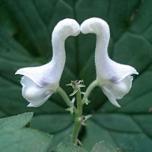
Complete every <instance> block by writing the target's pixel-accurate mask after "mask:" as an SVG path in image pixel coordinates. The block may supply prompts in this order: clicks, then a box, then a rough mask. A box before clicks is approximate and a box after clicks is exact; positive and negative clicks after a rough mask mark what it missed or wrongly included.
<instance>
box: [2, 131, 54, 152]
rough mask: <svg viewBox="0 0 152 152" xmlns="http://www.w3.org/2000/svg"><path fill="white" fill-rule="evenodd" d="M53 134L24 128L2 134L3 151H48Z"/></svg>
mask: <svg viewBox="0 0 152 152" xmlns="http://www.w3.org/2000/svg"><path fill="white" fill-rule="evenodd" d="M51 140H52V136H50V135H49V134H46V133H43V132H39V131H37V130H34V129H29V128H24V129H19V130H16V131H10V132H5V133H3V134H0V151H1V152H47V150H48V148H49V145H50V143H51Z"/></svg>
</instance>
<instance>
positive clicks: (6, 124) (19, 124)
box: [0, 112, 33, 133]
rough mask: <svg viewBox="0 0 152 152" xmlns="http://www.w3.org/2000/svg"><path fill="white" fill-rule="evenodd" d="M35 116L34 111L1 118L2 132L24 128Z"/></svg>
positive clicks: (0, 130) (0, 131)
mask: <svg viewBox="0 0 152 152" xmlns="http://www.w3.org/2000/svg"><path fill="white" fill-rule="evenodd" d="M32 117H33V113H32V112H28V113H23V114H19V115H16V116H11V117H7V118H1V119H0V128H1V129H0V133H3V132H6V131H15V130H18V129H20V128H23V127H24V126H25V125H26V124H28V123H29V122H30V121H31V119H32Z"/></svg>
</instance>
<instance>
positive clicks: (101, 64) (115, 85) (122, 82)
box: [16, 18, 138, 107]
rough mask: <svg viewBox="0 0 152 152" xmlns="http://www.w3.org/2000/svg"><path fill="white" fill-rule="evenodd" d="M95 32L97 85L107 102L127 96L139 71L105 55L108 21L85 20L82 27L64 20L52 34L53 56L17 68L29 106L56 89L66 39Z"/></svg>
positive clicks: (107, 42)
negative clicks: (30, 65)
mask: <svg viewBox="0 0 152 152" xmlns="http://www.w3.org/2000/svg"><path fill="white" fill-rule="evenodd" d="M80 31H81V32H82V33H84V34H87V33H94V34H96V48H95V66H96V80H95V81H96V85H97V86H100V87H101V88H102V90H103V92H104V94H105V95H106V96H107V98H108V99H109V101H110V102H111V103H112V104H113V105H115V106H117V107H120V105H119V104H118V102H117V99H121V98H122V97H123V96H124V95H126V94H127V93H128V92H129V91H130V89H131V87H132V80H133V77H132V76H131V75H133V74H138V72H137V71H136V69H135V68H133V67H131V66H129V65H123V64H119V63H116V62H115V61H113V60H111V59H110V58H109V56H108V44H109V39H110V30H109V26H108V24H107V23H106V22H105V21H104V20H103V19H100V18H90V19H87V20H85V21H84V22H83V23H82V24H81V26H80V25H79V24H78V23H77V22H76V21H75V20H74V19H64V20H62V21H60V22H59V23H58V24H57V25H56V26H55V28H54V30H53V33H52V48H53V57H52V59H51V61H50V62H49V63H47V64H45V65H42V66H38V67H26V68H21V69H19V70H17V72H16V74H20V75H23V76H22V79H21V84H22V95H23V97H24V98H25V99H26V100H27V101H28V102H29V104H28V107H38V106H40V105H42V104H43V103H44V102H45V101H47V99H48V98H49V97H50V96H51V95H52V94H53V93H54V92H56V90H57V88H58V87H59V82H60V78H61V75H62V72H63V69H64V65H65V59H66V55H65V46H64V43H65V40H66V38H67V37H69V36H77V35H78V34H79V33H80Z"/></svg>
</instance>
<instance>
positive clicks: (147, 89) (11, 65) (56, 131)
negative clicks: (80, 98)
mask: <svg viewBox="0 0 152 152" xmlns="http://www.w3.org/2000/svg"><path fill="white" fill-rule="evenodd" d="M151 7H152V1H151V0H0V116H1V117H7V116H11V115H14V114H19V113H23V112H27V111H33V112H34V117H33V119H32V120H31V124H30V126H31V127H32V128H35V129H39V130H41V131H44V132H47V133H50V134H52V135H54V137H53V142H52V145H53V146H51V147H55V146H56V145H57V144H58V143H59V142H61V141H63V140H64V138H65V137H67V136H69V134H70V133H71V129H72V124H73V122H72V117H71V116H70V115H69V113H67V112H66V111H65V107H66V106H65V104H64V102H63V100H62V99H61V98H60V97H59V96H58V95H56V94H54V95H53V96H52V97H51V98H50V99H49V101H48V102H46V103H45V104H44V105H43V106H41V107H39V108H27V107H26V105H27V102H26V101H25V100H24V99H23V97H22V96H21V85H20V83H19V82H20V76H15V75H14V73H15V71H16V70H17V69H18V68H21V67H26V66H36V65H42V64H44V63H46V62H48V61H49V60H51V56H52V54H51V53H52V45H51V33H52V30H53V28H54V26H55V25H56V24H57V22H58V21H60V20H61V19H64V18H74V19H76V20H77V21H78V22H79V23H80V24H81V23H82V22H83V21H84V20H85V19H87V18H90V17H100V18H103V19H105V20H106V21H107V22H108V24H109V26H110V31H111V38H110V45H109V54H110V56H111V58H112V59H114V60H115V61H117V62H120V63H124V64H129V65H131V66H134V67H135V68H136V69H137V70H138V72H139V73H140V74H139V76H137V77H135V80H134V83H133V88H132V90H131V92H130V93H129V94H128V95H127V96H125V98H123V99H122V100H120V102H119V103H120V104H121V105H122V108H120V109H118V108H116V107H114V106H112V105H111V104H110V103H109V102H108V100H107V98H106V97H105V96H104V95H103V93H102V91H101V89H100V88H96V89H95V90H94V91H93V92H92V94H91V101H92V102H91V103H90V104H89V106H88V107H86V108H85V113H86V114H90V113H91V114H93V117H92V118H91V119H90V120H89V121H88V122H87V126H86V127H84V128H83V129H82V132H81V134H80V138H81V140H82V143H83V146H84V147H85V149H88V150H90V149H91V148H92V146H93V145H94V144H95V143H96V142H99V141H102V140H103V141H105V142H106V143H109V145H112V146H113V147H115V148H118V149H119V151H120V152H143V151H144V152H151V149H152V115H151V112H152V64H151V63H152V11H151ZM95 41H96V39H95V35H93V34H88V35H82V34H80V35H79V36H78V37H76V38H73V37H70V38H68V39H67V40H66V45H65V48H66V55H67V60H66V66H65V69H64V73H63V75H62V80H61V86H62V87H63V88H64V89H65V90H66V91H67V92H68V93H70V92H71V91H72V90H70V89H69V88H68V87H66V84H67V83H69V82H70V81H71V80H84V82H85V84H86V86H87V85H88V84H89V83H90V82H91V81H93V80H94V79H95V77H96V76H95V64H94V50H95ZM27 122H28V121H27ZM25 124H26V123H25ZM25 124H24V125H25ZM24 125H23V126H24ZM6 142H7V140H6ZM61 147H62V145H61ZM42 151H43V150H42ZM96 152H98V151H96Z"/></svg>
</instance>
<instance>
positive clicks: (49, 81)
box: [15, 62, 62, 90]
mask: <svg viewBox="0 0 152 152" xmlns="http://www.w3.org/2000/svg"><path fill="white" fill-rule="evenodd" d="M61 70H62V69H59V68H55V66H54V64H53V63H52V62H50V63H48V64H45V65H42V66H37V67H26V68H21V69H19V70H17V71H16V73H15V74H20V75H23V76H26V77H28V78H29V79H31V80H32V81H33V82H34V83H35V84H37V85H38V86H39V87H44V85H51V86H52V89H53V88H54V90H56V88H57V87H58V83H59V81H60V75H59V74H58V73H59V72H60V71H61Z"/></svg>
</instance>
